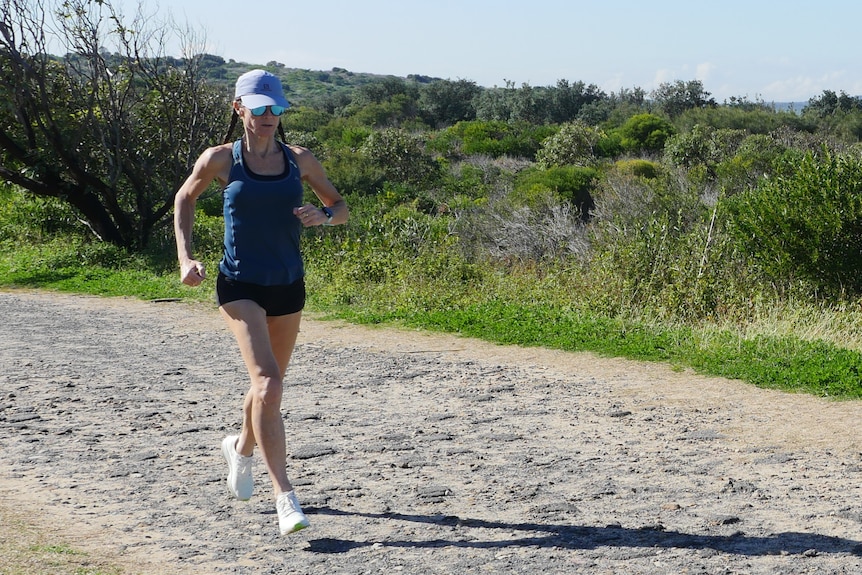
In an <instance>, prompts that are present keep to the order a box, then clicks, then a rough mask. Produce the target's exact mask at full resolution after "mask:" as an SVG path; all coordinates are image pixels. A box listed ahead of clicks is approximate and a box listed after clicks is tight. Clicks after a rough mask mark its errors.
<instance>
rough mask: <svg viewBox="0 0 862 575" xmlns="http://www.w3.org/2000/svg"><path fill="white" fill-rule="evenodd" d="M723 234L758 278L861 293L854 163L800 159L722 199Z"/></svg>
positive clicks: (859, 170)
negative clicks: (725, 231)
mask: <svg viewBox="0 0 862 575" xmlns="http://www.w3.org/2000/svg"><path fill="white" fill-rule="evenodd" d="M726 208H727V211H728V218H729V221H728V230H729V232H730V233H731V234H732V236H733V238H734V239H735V241H736V242H737V244H738V246H739V250H740V251H741V252H742V253H746V254H748V256H749V258H750V261H751V262H753V264H754V265H755V266H756V269H757V271H758V273H759V274H761V275H762V277H763V279H764V280H766V281H769V282H773V283H775V284H777V285H781V286H790V285H792V284H793V283H794V282H796V281H800V280H801V281H803V282H806V283H808V284H809V285H810V286H811V287H812V289H813V290H816V292H817V293H819V294H820V295H823V296H827V297H838V296H840V295H842V294H859V293H862V275H860V274H859V270H860V269H862V160H860V159H859V158H858V157H850V156H832V155H827V156H826V157H824V158H822V159H817V158H815V157H814V156H813V155H811V154H808V155H806V156H805V157H804V158H803V159H802V161H801V162H800V163H798V164H796V165H793V166H785V168H784V173H783V175H780V176H778V177H773V178H769V179H764V180H761V181H760V182H759V184H758V185H757V187H756V188H754V189H752V190H750V191H748V192H745V193H741V194H738V195H737V196H734V197H732V198H730V199H729V200H728V201H727V202H726Z"/></svg>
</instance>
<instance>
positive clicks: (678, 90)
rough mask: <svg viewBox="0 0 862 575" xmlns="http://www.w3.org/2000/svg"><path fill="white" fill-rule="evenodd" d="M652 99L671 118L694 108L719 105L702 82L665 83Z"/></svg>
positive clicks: (654, 92)
mask: <svg viewBox="0 0 862 575" xmlns="http://www.w3.org/2000/svg"><path fill="white" fill-rule="evenodd" d="M652 98H653V100H655V102H656V103H657V104H658V105H659V107H660V108H661V109H662V111H664V113H665V114H667V115H668V116H670V117H671V118H675V117H677V116H679V115H680V114H682V113H683V112H685V111H686V110H691V109H692V108H714V107H715V106H717V105H718V104H717V103H716V101H715V99H714V98H711V97H710V93H709V92H707V91H706V90H704V88H703V83H702V82H701V81H700V80H690V81H688V82H683V81H682V80H677V81H675V82H673V83H668V82H665V83H664V84H660V85H659V87H658V88H656V89H655V90H654V91H653V93H652Z"/></svg>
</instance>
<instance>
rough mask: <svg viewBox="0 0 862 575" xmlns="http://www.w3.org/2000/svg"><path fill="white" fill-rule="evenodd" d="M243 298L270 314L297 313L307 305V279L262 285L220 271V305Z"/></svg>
mask: <svg viewBox="0 0 862 575" xmlns="http://www.w3.org/2000/svg"><path fill="white" fill-rule="evenodd" d="M241 299H248V300H251V301H253V302H255V303H256V304H257V305H259V306H260V307H262V308H263V309H264V310H265V311H266V315H268V316H278V315H288V314H291V313H296V312H298V311H302V308H304V307H305V280H304V279H298V280H296V281H295V282H293V283H292V284H290V285H286V286H261V285H257V284H250V283H244V282H238V281H235V280H232V279H229V278H227V277H226V276H225V275H224V274H223V273H221V272H219V274H218V279H217V280H216V301H217V302H218V304H219V306H223V305H224V304H226V303H230V302H232V301H237V300H241Z"/></svg>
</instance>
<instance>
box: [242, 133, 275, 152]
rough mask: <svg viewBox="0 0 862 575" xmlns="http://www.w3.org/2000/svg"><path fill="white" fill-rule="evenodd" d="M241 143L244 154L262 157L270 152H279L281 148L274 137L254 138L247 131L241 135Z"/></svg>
mask: <svg viewBox="0 0 862 575" xmlns="http://www.w3.org/2000/svg"><path fill="white" fill-rule="evenodd" d="M242 145H243V148H244V149H245V153H246V154H251V155H253V156H255V157H258V158H261V159H264V158H267V157H269V156H271V155H272V154H275V153H280V152H281V149H280V148H279V146H278V142H276V141H275V138H271V137H267V138H256V137H255V136H253V135H250V134H249V133H248V132H246V134H245V135H244V136H243V137H242Z"/></svg>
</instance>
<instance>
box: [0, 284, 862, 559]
mask: <svg viewBox="0 0 862 575" xmlns="http://www.w3.org/2000/svg"><path fill="white" fill-rule="evenodd" d="M0 313H2V317H3V319H4V320H3V322H2V323H0V447H2V453H3V465H2V467H0V508H2V509H3V510H5V511H6V512H8V513H14V514H16V516H18V517H26V518H27V519H28V521H31V522H33V523H36V524H38V525H40V526H41V528H43V529H46V530H50V531H51V532H52V533H56V535H57V537H61V538H63V540H65V541H69V542H70V543H71V544H72V545H73V546H76V547H80V548H85V549H87V550H89V551H90V552H93V553H97V554H99V555H100V556H106V557H110V558H111V559H112V560H113V561H114V562H115V563H117V564H119V565H121V566H123V568H124V572H125V573H129V574H132V573H142V574H151V573H152V574H155V573H180V574H182V573H196V574H201V573H213V574H219V573H309V574H311V573H344V574H360V573H381V572H387V573H390V572H394V573H405V574H423V575H424V574H436V573H439V574H454V573H539V572H544V573H591V574H598V573H625V574H640V573H663V574H664V573H674V574H681V573H707V574H736V573H746V574H761V573H770V574H782V575H786V574H801V573H817V574H851V573H862V489H860V484H862V437H860V434H859V423H860V421H862V419H860V416H862V403H860V402H840V403H838V402H830V401H826V400H822V399H818V398H813V397H809V396H802V395H791V394H784V393H779V392H774V391H765V390H759V389H755V388H753V387H750V386H748V385H744V384H741V383H739V382H734V381H727V380H721V379H712V378H706V377H701V376H697V375H694V374H691V373H687V372H679V371H673V370H671V369H669V368H667V367H664V366H660V365H651V364H641V363H635V362H629V361H623V360H616V359H606V358H598V357H595V356H592V355H586V354H567V353H562V352H553V351H547V350H541V349H527V348H516V347H499V346H493V345H489V344H485V343H482V342H478V341H475V340H468V339H462V338H457V337H452V336H442V335H429V334H424V333H419V332H410V331H398V330H392V329H373V328H363V327H356V326H350V325H346V324H342V323H338V322H326V321H319V320H315V319H313V318H306V319H305V320H304V325H303V331H302V333H301V335H300V341H299V343H298V346H297V350H296V353H295V354H294V361H293V364H292V366H291V368H290V370H289V372H288V377H287V380H288V382H289V388H288V389H287V393H286V396H285V406H284V407H285V413H284V417H285V425H286V428H287V433H288V457H289V460H288V466H289V472H290V475H291V478H292V480H293V481H294V484H295V486H296V490H297V494H298V495H299V498H300V500H301V501H302V503H303V506H304V508H305V511H306V513H307V514H308V517H309V519H310V520H311V522H312V527H311V528H310V529H307V530H305V531H302V532H300V533H297V534H294V535H291V536H289V537H286V538H285V537H281V536H279V534H278V528H277V518H276V515H275V508H274V504H273V501H272V498H271V488H270V486H269V483H268V480H267V478H266V476H265V472H264V468H263V464H262V462H260V460H259V459H258V460H257V461H256V463H255V480H256V493H255V496H254V497H253V498H252V500H251V501H248V502H240V501H235V500H232V499H231V498H230V497H229V495H228V492H227V489H226V487H225V473H226V466H225V463H224V460H223V459H222V456H221V452H220V449H219V445H220V442H221V439H222V438H223V437H224V436H225V435H226V434H228V433H235V432H237V431H238V425H239V421H240V419H239V416H240V413H239V409H240V405H241V402H242V397H243V395H244V393H245V390H246V385H247V383H246V375H245V370H244V367H243V365H242V363H241V361H240V358H239V354H238V352H237V350H236V346H235V344H234V343H233V341H232V339H231V337H230V335H229V334H228V332H227V330H226V329H225V327H224V326H223V325H222V321H221V319H220V317H219V316H218V312H217V311H216V310H215V309H214V306H206V305H200V304H187V303H182V302H173V301H164V302H139V301H134V300H128V299H103V298H94V297H79V296H70V295H60V294H49V293H41V292H5V293H0ZM7 527H8V526H7ZM0 531H2V528H0ZM6 535H7V536H8V535H9V534H8V533H6ZM0 571H2V569H0Z"/></svg>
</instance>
